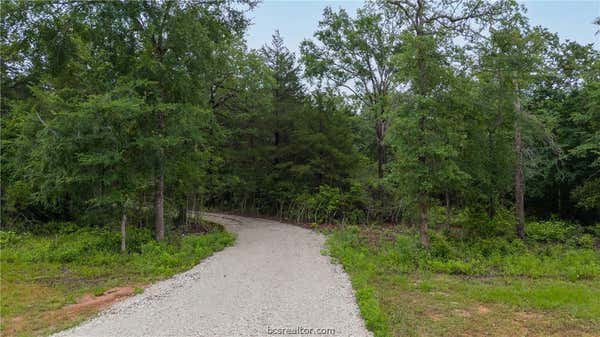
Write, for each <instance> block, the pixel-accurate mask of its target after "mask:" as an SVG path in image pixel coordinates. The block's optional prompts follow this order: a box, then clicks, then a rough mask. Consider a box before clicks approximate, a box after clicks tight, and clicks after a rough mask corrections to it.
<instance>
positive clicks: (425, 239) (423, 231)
mask: <svg viewBox="0 0 600 337" xmlns="http://www.w3.org/2000/svg"><path fill="white" fill-rule="evenodd" d="M419 208H420V209H421V223H420V225H419V235H420V237H421V244H422V245H423V247H425V248H429V233H428V231H427V223H428V219H427V212H428V210H429V206H428V205H427V202H425V201H421V202H420V204H419Z"/></svg>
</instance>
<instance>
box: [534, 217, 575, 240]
mask: <svg viewBox="0 0 600 337" xmlns="http://www.w3.org/2000/svg"><path fill="white" fill-rule="evenodd" d="M576 232H577V227H576V226H575V225H573V224H571V223H568V222H566V221H561V220H557V219H554V220H548V221H534V222H530V223H528V224H527V227H526V229H525V233H526V235H527V237H528V238H529V239H531V240H535V241H539V242H563V243H564V242H567V240H569V239H571V238H573V237H575V234H576Z"/></svg>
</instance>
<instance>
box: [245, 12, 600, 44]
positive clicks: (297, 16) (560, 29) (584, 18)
mask: <svg viewBox="0 0 600 337" xmlns="http://www.w3.org/2000/svg"><path fill="white" fill-rule="evenodd" d="M520 2H521V3H523V4H525V6H526V7H527V9H528V12H527V16H528V17H529V18H530V22H531V24H532V25H541V26H543V27H546V28H548V29H549V30H550V31H551V32H556V33H558V35H559V36H560V38H561V40H562V39H569V40H575V41H577V42H579V43H595V46H596V48H600V35H595V31H596V30H597V28H596V27H597V26H594V25H593V24H592V21H593V20H594V18H595V17H598V16H600V0H589V1H568V0H563V1H556V0H555V1H547V0H545V1H539V0H537V1H531V0H530V1H520ZM362 4H363V2H362V1H359V0H350V1H348V0H337V1H335V0H334V1H332V0H326V1H318V0H264V1H263V2H262V3H261V4H259V6H258V8H256V9H255V10H254V11H253V12H252V13H251V14H250V16H251V17H252V21H253V25H252V26H251V27H250V29H249V31H248V33H247V36H246V38H247V40H248V46H249V47H250V48H260V47H261V46H263V45H264V44H265V43H268V42H270V41H271V36H272V35H273V32H274V31H275V29H279V32H280V33H281V35H282V36H283V39H284V41H285V43H286V45H287V46H288V48H289V49H290V50H293V51H296V52H297V51H298V46H299V45H300V42H302V40H304V39H306V38H311V37H312V34H313V33H314V32H315V31H316V29H317V26H318V23H319V20H320V18H321V14H322V13H323V8H325V7H327V6H331V7H333V8H344V9H346V10H347V11H348V12H349V13H352V14H353V13H354V12H355V11H356V9H357V8H359V7H361V5H362Z"/></svg>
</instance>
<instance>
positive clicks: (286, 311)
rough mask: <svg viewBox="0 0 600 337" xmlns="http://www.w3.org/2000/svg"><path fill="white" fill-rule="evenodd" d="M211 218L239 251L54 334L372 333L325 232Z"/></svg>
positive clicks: (221, 255)
mask: <svg viewBox="0 0 600 337" xmlns="http://www.w3.org/2000/svg"><path fill="white" fill-rule="evenodd" d="M205 217H206V218H207V219H208V220H210V221H214V222H218V223H222V224H223V225H225V227H226V228H227V229H228V230H229V231H232V232H235V233H237V241H236V244H235V246H233V247H229V248H226V249H225V250H223V251H221V252H218V253H216V254H214V255H213V256H211V257H209V258H207V259H206V260H204V261H203V262H202V263H200V264H198V265H197V266H195V267H194V268H192V269H190V270H188V271H186V272H184V273H182V274H179V275H176V276H175V277H173V278H171V279H168V280H165V281H162V282H159V283H157V284H155V285H153V286H151V287H150V288H148V289H146V291H145V292H144V293H143V294H140V295H137V296H134V297H131V298H129V299H127V300H125V301H123V302H120V303H118V304H116V305H114V306H113V307H112V308H110V309H109V310H107V311H105V312H103V313H102V314H100V315H99V316H97V317H96V318H94V319H92V320H90V321H88V322H86V323H83V324H82V325H80V326H78V327H75V328H73V329H70V330H66V331H63V332H61V333H58V334H56V335H55V336H57V337H58V336H65V337H66V336H69V337H70V336H85V337H93V336H103V337H104V336H123V337H125V336H144V337H163V336H173V337H175V336H177V337H188V336H190V337H191V336H207V337H218V336H223V337H233V336H273V335H275V336H282V335H291V334H295V335H304V336H319V335H320V336H323V335H328V336H343V337H349V336H354V337H367V336H371V334H370V333H369V332H367V330H366V329H365V327H364V323H363V321H362V318H361V317H360V314H359V311H358V308H357V306H356V303H355V299H354V293H353V290H352V286H351V284H350V281H349V279H348V276H347V275H346V274H345V273H344V272H343V269H342V268H341V266H340V265H337V264H332V263H331V262H330V259H329V258H328V257H327V256H324V255H322V254H321V249H322V248H323V242H324V240H325V238H324V237H323V235H320V234H317V233H315V232H313V231H310V230H307V229H303V228H300V227H297V226H292V225H287V224H282V223H279V222H275V221H268V220H262V219H253V218H245V217H238V216H230V215H220V214H207V215H206V216H205ZM299 328H302V329H304V330H298V329H299ZM286 329H290V330H289V331H286ZM310 329H312V334H311V333H310V332H311V331H310ZM317 329H330V330H329V331H325V332H327V333H328V334H325V333H324V332H323V331H317ZM331 329H333V331H334V332H333V331H332V330H331Z"/></svg>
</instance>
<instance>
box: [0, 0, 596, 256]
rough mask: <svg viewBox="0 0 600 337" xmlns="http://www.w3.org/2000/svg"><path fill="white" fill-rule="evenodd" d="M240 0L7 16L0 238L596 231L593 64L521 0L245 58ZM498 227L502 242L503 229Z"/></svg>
mask: <svg viewBox="0 0 600 337" xmlns="http://www.w3.org/2000/svg"><path fill="white" fill-rule="evenodd" d="M256 5H257V3H256V2H255V1H252V0H248V1H237V2H232V1H225V0H217V1H208V2H206V1H185V2H183V1H131V2H130V1H125V2H120V1H111V2H85V1H73V2H21V1H4V2H2V23H1V27H0V29H1V32H0V33H1V38H2V49H1V52H2V54H1V55H0V56H1V58H2V60H1V69H2V87H1V89H2V102H1V109H2V185H3V186H2V195H1V197H2V224H3V226H9V227H13V228H22V229H29V230H36V229H39V228H42V227H43V226H45V225H44V224H46V223H48V222H53V221H54V222H56V221H72V222H76V223H78V224H81V225H97V226H104V225H110V224H116V223H121V226H122V227H123V228H124V227H125V226H126V225H135V226H139V227H151V226H152V227H154V230H155V234H156V238H157V239H158V240H161V239H163V238H164V236H165V231H167V232H168V230H167V229H169V228H175V227H182V226H186V225H189V222H190V219H189V217H188V214H190V213H189V212H190V211H191V212H194V211H197V210H201V209H204V208H205V207H215V208H219V209H226V210H236V211H242V212H248V213H259V214H271V215H277V216H281V217H286V218H292V219H295V220H299V221H309V222H331V221H341V222H345V223H367V222H373V221H379V222H382V221H385V222H393V223H407V224H413V223H414V224H419V228H420V232H421V241H422V243H423V244H424V245H428V244H429V238H428V227H431V226H441V227H442V228H450V227H452V226H453V225H456V224H461V225H462V224H471V225H469V226H471V229H472V230H473V231H474V232H477V233H479V234H482V235H496V234H498V233H501V232H503V231H509V232H511V233H514V234H513V235H518V236H520V237H524V235H525V231H524V226H525V218H526V216H528V217H529V216H532V217H539V218H547V217H551V216H555V217H561V218H565V219H570V220H573V221H578V222H580V223H581V224H584V225H591V224H593V223H594V222H597V221H598V219H599V218H600V174H598V173H599V172H600V171H599V170H600V160H599V158H600V59H599V52H598V51H597V50H596V49H594V48H593V46H592V45H581V44H578V43H575V42H572V41H561V40H559V38H558V37H557V35H556V34H553V33H551V32H549V31H547V30H546V29H543V28H541V27H531V26H530V25H529V24H528V22H527V18H526V16H525V13H524V10H523V9H522V8H520V7H519V6H518V5H517V4H516V3H515V2H513V1H498V2H493V3H487V2H482V1H466V2H464V1H440V2H429V1H427V2H426V1H423V0H414V1H401V2H398V1H376V2H369V3H367V4H366V5H365V6H364V7H363V8H361V9H359V10H358V12H357V14H356V16H350V15H348V13H346V12H345V11H344V10H342V9H340V10H337V11H336V10H334V9H331V8H327V9H326V10H325V11H324V13H323V18H322V20H321V22H320V24H319V27H318V29H317V31H316V32H315V34H314V38H313V39H310V40H306V41H304V42H303V43H302V45H301V46H300V49H301V53H300V55H298V56H297V55H295V54H294V53H292V52H291V51H290V50H288V49H287V48H286V47H285V45H284V43H283V39H282V37H281V36H280V35H279V33H278V32H275V34H274V36H273V40H272V41H271V42H270V43H267V44H266V45H265V46H264V47H263V48H261V49H260V50H248V48H247V47H246V44H245V41H244V32H245V31H246V29H247V27H248V25H249V24H250V22H249V21H248V19H247V17H248V15H247V14H248V11H250V10H252V9H253V8H254V7H255V6H256ZM506 224H510V228H506Z"/></svg>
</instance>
